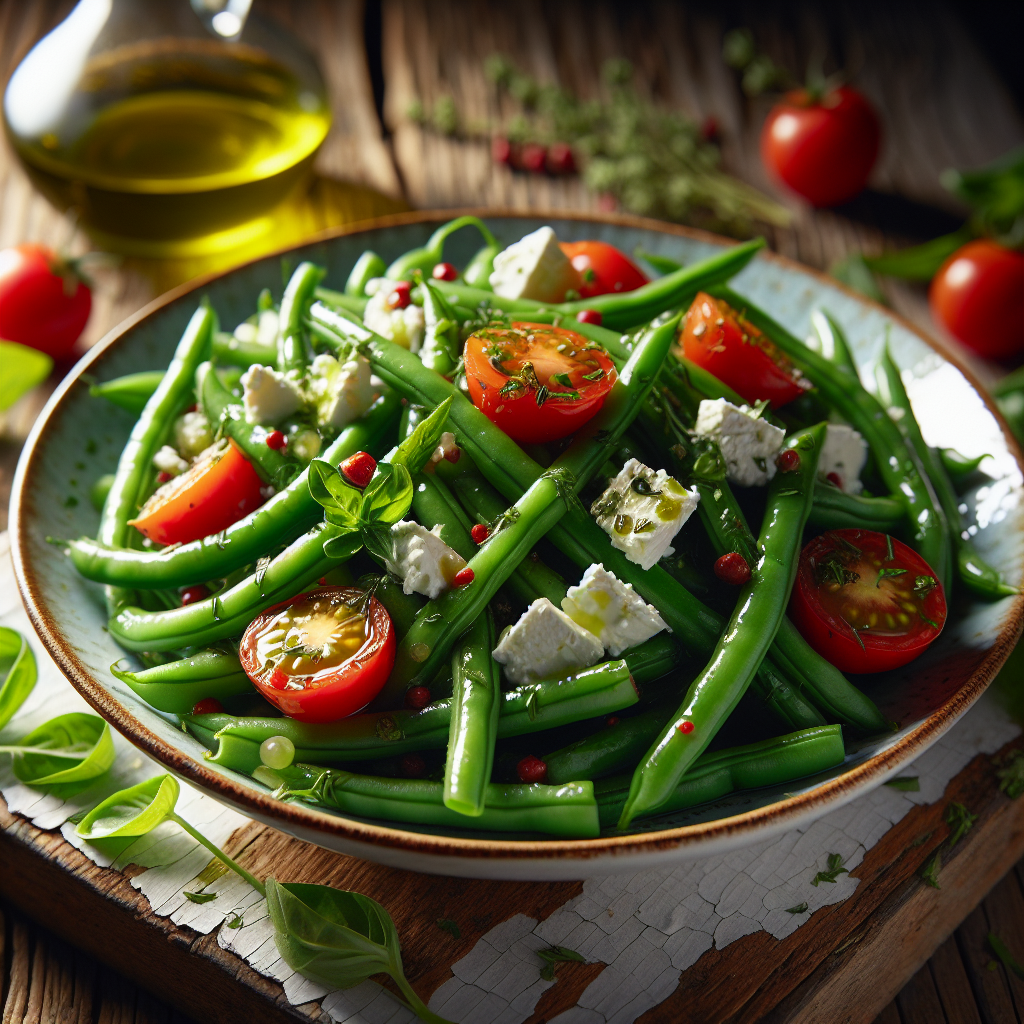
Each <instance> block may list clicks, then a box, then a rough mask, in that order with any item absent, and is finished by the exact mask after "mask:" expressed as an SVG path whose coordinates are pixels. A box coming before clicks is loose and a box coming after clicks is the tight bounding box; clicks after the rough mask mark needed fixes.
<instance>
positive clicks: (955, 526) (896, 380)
mask: <svg viewBox="0 0 1024 1024" xmlns="http://www.w3.org/2000/svg"><path fill="white" fill-rule="evenodd" d="M876 378H877V381H878V390H879V394H880V395H881V397H882V401H883V402H884V403H885V404H886V405H887V406H889V407H890V408H896V409H900V410H902V412H903V415H902V416H901V417H900V419H899V420H898V425H899V429H900V430H901V431H902V432H903V435H904V436H905V437H906V439H907V441H908V442H909V444H910V447H911V448H912V449H913V451H914V452H915V453H916V455H917V457H918V458H919V459H920V460H921V465H922V466H923V467H924V470H925V472H926V473H927V474H928V478H929V480H930V481H931V484H932V487H934V488H935V493H936V495H937V496H938V499H939V504H940V505H941V507H942V511H943V512H944V513H945V516H946V520H947V521H948V523H949V526H950V534H951V538H952V543H953V549H954V552H955V554H956V566H957V572H958V576H959V579H960V582H961V583H962V584H963V585H964V586H965V587H967V589H968V590H970V591H971V592H972V593H974V594H976V595H977V596H978V597H981V598H984V599H985V600H987V601H995V600H997V599H998V598H1000V597H1011V596H1013V595H1015V594H1017V593H1018V590H1017V588H1016V587H1011V586H1010V585H1009V584H1008V583H1004V582H1003V579H1002V577H1001V576H1000V574H999V571H998V570H997V569H994V568H993V567H992V566H991V565H989V564H988V563H987V562H986V561H985V560H984V559H983V558H982V557H981V556H980V555H979V554H978V552H977V549H976V548H975V546H974V541H973V540H972V539H971V536H970V534H969V533H968V532H967V530H966V529H965V528H964V527H963V524H962V523H961V518H960V507H959V506H960V499H959V498H958V497H957V493H956V490H955V489H954V487H953V484H952V481H951V480H950V479H949V477H948V476H947V475H946V470H945V467H944V466H943V465H942V460H941V459H940V458H939V456H938V455H937V454H936V452H935V449H934V448H931V447H930V446H929V445H928V444H926V443H925V439H924V437H923V436H922V434H921V427H920V425H919V424H918V422H917V417H916V416H915V415H914V409H913V407H912V406H911V404H910V399H909V397H908V396H907V389H906V388H905V387H904V386H903V379H902V378H901V377H900V371H899V367H897V366H896V364H895V363H894V362H893V359H892V355H891V353H890V352H889V346H888V345H886V346H885V349H884V350H883V352H882V355H881V357H880V359H879V361H878V365H877V367H876ZM948 594H949V592H948V591H947V595H948ZM948 599H949V597H948V596H947V600H948Z"/></svg>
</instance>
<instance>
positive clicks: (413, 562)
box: [387, 519, 466, 601]
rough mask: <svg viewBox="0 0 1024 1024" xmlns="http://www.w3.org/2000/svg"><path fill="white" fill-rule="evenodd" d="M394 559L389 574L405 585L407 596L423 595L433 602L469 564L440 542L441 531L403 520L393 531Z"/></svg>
mask: <svg viewBox="0 0 1024 1024" xmlns="http://www.w3.org/2000/svg"><path fill="white" fill-rule="evenodd" d="M391 539H392V541H393V542H394V546H395V559H394V561H391V560H390V559H388V563H387V566H388V570H389V571H390V572H393V573H394V574H395V575H396V576H397V577H398V578H399V579H400V580H401V581H402V590H403V591H405V593H406V594H422V595H423V596H424V597H427V598H429V599H430V600H431V601H433V600H434V599H435V598H437V597H440V596H441V595H442V594H443V593H444V592H445V591H446V590H447V589H448V588H449V587H450V586H451V583H452V579H453V578H454V577H455V574H456V573H457V572H458V571H459V570H460V569H461V568H463V566H465V564H466V560H465V559H464V558H463V557H462V556H461V555H460V554H459V553H458V552H457V551H453V550H452V549H451V548H450V547H448V545H447V544H445V542H444V541H443V540H441V527H440V526H435V527H434V529H433V530H428V529H426V527H423V526H420V524H419V523H413V522H410V521H409V520H408V519H403V520H402V521H401V522H400V523H395V525H394V526H392V527H391Z"/></svg>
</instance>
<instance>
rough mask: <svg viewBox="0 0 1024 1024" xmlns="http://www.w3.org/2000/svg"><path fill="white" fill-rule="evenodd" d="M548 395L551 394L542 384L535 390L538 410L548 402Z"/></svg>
mask: <svg viewBox="0 0 1024 1024" xmlns="http://www.w3.org/2000/svg"><path fill="white" fill-rule="evenodd" d="M550 394H551V392H550V391H548V389H547V388H546V387H545V386H544V385H543V384H541V386H540V387H539V388H537V407H538V408H540V406H542V405H543V404H544V403H545V402H546V401H547V400H548V396H549V395H550Z"/></svg>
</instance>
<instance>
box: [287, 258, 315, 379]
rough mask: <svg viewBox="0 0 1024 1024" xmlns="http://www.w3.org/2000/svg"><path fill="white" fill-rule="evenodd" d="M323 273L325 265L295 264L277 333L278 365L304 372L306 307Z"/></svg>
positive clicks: (306, 362)
mask: <svg viewBox="0 0 1024 1024" xmlns="http://www.w3.org/2000/svg"><path fill="white" fill-rule="evenodd" d="M323 276H324V269H323V267H318V266H316V265H315V264H313V263H310V262H308V261H303V262H302V263H300V264H299V265H298V266H297V267H296V268H295V273H294V274H292V276H291V280H290V281H289V282H288V286H287V287H286V288H285V290H284V298H283V299H282V300H281V313H280V326H279V327H278V333H277V368H278V369H279V370H281V371H288V370H292V371H297V372H299V373H301V372H302V371H303V370H305V368H306V366H307V364H308V363H309V356H308V353H307V348H308V346H307V344H306V339H305V337H304V335H305V318H306V309H307V307H308V306H309V304H310V302H312V301H313V292H314V291H315V289H316V286H317V285H318V284H319V283H320V281H321V280H322V279H323Z"/></svg>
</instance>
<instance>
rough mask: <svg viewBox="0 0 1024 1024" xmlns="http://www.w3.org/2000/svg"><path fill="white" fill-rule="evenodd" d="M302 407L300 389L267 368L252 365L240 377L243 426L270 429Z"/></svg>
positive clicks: (292, 381)
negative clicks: (243, 416) (252, 425)
mask: <svg viewBox="0 0 1024 1024" xmlns="http://www.w3.org/2000/svg"><path fill="white" fill-rule="evenodd" d="M301 404H302V393H301V391H300V390H299V385H298V384H297V383H296V382H295V381H294V380H292V379H291V378H289V377H286V376H285V375H284V374H283V373H278V371H277V370H274V369H272V368H271V367H269V366H260V365H259V364H258V363H254V364H253V365H252V366H250V367H249V369H248V370H246V372H245V373H243V374H242V405H243V406H244V407H245V422H246V423H252V424H262V425H263V426H273V425H274V424H277V423H280V422H281V420H283V419H285V418H286V417H288V416H291V415H292V413H294V412H297V411H298V409H299V406H300V405H301Z"/></svg>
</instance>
